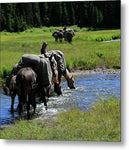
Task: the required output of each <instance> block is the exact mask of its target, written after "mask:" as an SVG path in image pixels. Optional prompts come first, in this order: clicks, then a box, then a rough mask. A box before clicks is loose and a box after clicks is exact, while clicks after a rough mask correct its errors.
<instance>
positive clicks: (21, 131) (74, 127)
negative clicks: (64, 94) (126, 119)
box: [0, 97, 120, 142]
mask: <svg viewBox="0 0 129 150" xmlns="http://www.w3.org/2000/svg"><path fill="white" fill-rule="evenodd" d="M49 122H50V121H46V122H45V123H43V122H42V121H41V120H39V119H38V120H33V121H25V120H21V121H16V122H15V123H14V125H12V126H10V127H7V128H5V129H4V130H3V131H1V132H0V138H2V139H31V140H32V139H35V140H76V141H77V140H82V141H115V142H119V141H120V100H118V101H116V100H115V99H114V98H113V97H110V98H108V99H107V100H101V101H98V102H97V103H95V104H94V105H93V107H92V108H91V110H90V111H84V112H81V111H80V110H79V109H77V108H72V109H71V110H69V111H67V112H63V113H61V114H59V115H58V116H57V119H55V120H53V121H52V123H49Z"/></svg>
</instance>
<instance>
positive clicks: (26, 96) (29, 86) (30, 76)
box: [16, 67, 37, 119]
mask: <svg viewBox="0 0 129 150" xmlns="http://www.w3.org/2000/svg"><path fill="white" fill-rule="evenodd" d="M36 79H37V74H36V73H35V71H34V70H32V69H31V68H29V67H27V68H22V69H20V70H19V71H18V73H17V75H16V88H17V94H18V99H19V115H21V111H22V105H23V104H24V103H27V117H28V119H29V118H30V113H29V110H30V104H31V105H32V106H33V108H34V113H35V109H36V101H35V89H36V87H37V82H36Z"/></svg>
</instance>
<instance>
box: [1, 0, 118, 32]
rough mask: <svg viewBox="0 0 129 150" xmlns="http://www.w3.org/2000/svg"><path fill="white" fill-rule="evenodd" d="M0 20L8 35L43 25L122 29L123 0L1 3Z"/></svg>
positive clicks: (2, 28)
mask: <svg viewBox="0 0 129 150" xmlns="http://www.w3.org/2000/svg"><path fill="white" fill-rule="evenodd" d="M0 21H1V28H0V30H1V31H2V30H7V31H9V32H13V31H15V32H17V31H24V30H25V29H27V27H40V26H41V25H42V26H64V25H75V24H76V25H78V26H79V27H92V26H93V27H108V28H115V27H120V1H101V2H100V1H78V2H43V3H41V2H40V3H2V4H0Z"/></svg>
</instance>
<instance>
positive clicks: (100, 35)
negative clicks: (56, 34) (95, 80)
mask: <svg viewBox="0 0 129 150" xmlns="http://www.w3.org/2000/svg"><path fill="white" fill-rule="evenodd" d="M60 28H62V27H42V28H31V29H28V30H26V31H24V32H18V33H9V32H1V69H0V73H1V76H2V77H5V76H6V75H7V74H8V73H9V72H11V70H12V68H13V66H14V65H15V64H16V63H18V62H19V60H20V58H21V56H22V55H23V54H40V49H41V46H42V43H43V41H47V43H48V46H47V50H48V51H49V50H61V51H62V52H63V53H64V55H65V60H66V64H67V67H68V69H69V70H70V71H75V70H76V69H94V68H98V67H102V66H103V65H105V66H106V67H107V68H120V42H114V43H102V42H101V41H105V40H111V39H114V38H120V30H119V29H117V30H95V31H94V29H92V28H81V29H80V28H79V27H77V26H71V27H69V28H73V29H74V30H75V37H74V38H73V42H72V43H71V44H69V43H67V42H65V41H63V42H62V43H59V42H58V43H56V42H55V40H54V38H53V37H52V32H53V31H55V30H57V29H60Z"/></svg>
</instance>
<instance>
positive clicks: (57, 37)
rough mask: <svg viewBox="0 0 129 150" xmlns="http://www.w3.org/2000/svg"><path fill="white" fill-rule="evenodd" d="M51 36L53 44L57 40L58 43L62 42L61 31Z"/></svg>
mask: <svg viewBox="0 0 129 150" xmlns="http://www.w3.org/2000/svg"><path fill="white" fill-rule="evenodd" d="M52 36H53V37H54V38H55V42H58V39H59V41H60V42H62V39H63V32H62V31H54V32H53V34H52Z"/></svg>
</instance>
